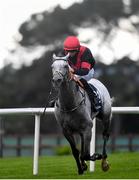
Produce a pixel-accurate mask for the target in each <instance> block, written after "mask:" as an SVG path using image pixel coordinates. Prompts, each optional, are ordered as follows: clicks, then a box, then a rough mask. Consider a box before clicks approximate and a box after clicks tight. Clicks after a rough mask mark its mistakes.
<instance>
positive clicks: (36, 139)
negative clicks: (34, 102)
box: [33, 114, 40, 175]
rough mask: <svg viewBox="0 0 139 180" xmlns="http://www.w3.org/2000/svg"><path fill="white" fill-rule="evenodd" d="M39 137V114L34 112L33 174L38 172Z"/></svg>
mask: <svg viewBox="0 0 139 180" xmlns="http://www.w3.org/2000/svg"><path fill="white" fill-rule="evenodd" d="M39 138H40V115H37V114H35V135H34V160H33V175H37V174H38V160H39Z"/></svg>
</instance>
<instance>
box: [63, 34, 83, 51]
mask: <svg viewBox="0 0 139 180" xmlns="http://www.w3.org/2000/svg"><path fill="white" fill-rule="evenodd" d="M79 48H80V42H79V39H78V38H77V37H76V36H68V37H67V38H66V39H65V41H64V50H65V51H78V50H79Z"/></svg>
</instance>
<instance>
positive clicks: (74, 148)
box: [63, 130, 84, 174]
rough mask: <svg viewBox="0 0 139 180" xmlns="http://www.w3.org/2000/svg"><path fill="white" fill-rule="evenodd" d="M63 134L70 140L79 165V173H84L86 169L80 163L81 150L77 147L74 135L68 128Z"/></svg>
mask: <svg viewBox="0 0 139 180" xmlns="http://www.w3.org/2000/svg"><path fill="white" fill-rule="evenodd" d="M63 134H64V136H65V138H66V139H67V140H68V142H69V143H70V146H71V150H72V154H73V156H74V158H75V160H76V164H77V167H78V174H83V171H84V170H83V168H82V166H81V163H80V158H79V150H78V149H77V148H76V143H75V139H74V136H73V135H72V134H71V133H70V132H68V130H63Z"/></svg>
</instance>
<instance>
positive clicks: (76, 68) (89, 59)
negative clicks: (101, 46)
mask: <svg viewBox="0 0 139 180" xmlns="http://www.w3.org/2000/svg"><path fill="white" fill-rule="evenodd" d="M67 54H69V58H68V63H69V65H70V72H71V73H73V74H75V75H77V76H78V77H79V78H80V81H81V82H82V84H83V86H84V89H85V90H86V92H87V94H88V95H89V98H90V100H91V104H92V107H93V108H94V110H95V111H99V110H100V108H101V105H100V100H99V99H98V96H97V95H96V91H92V88H91V87H90V85H89V84H88V83H87V81H89V80H90V79H91V78H93V76H94V65H95V59H94V57H93V55H92V53H91V51H90V49H89V48H87V47H85V46H82V45H81V44H80V42H79V40H78V38H77V37H76V36H68V37H67V38H66V39H65V41H64V44H63V51H62V52H61V54H60V55H63V56H65V55H67Z"/></svg>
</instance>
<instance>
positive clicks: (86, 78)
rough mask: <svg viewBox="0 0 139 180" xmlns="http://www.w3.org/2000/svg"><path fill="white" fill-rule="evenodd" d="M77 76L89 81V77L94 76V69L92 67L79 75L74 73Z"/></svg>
mask: <svg viewBox="0 0 139 180" xmlns="http://www.w3.org/2000/svg"><path fill="white" fill-rule="evenodd" d="M76 76H77V77H78V78H84V79H85V80H86V81H89V80H90V79H92V78H93V77H94V69H93V68H92V69H91V70H90V71H89V73H88V74H87V75H85V76H79V75H76Z"/></svg>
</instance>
